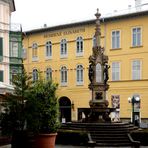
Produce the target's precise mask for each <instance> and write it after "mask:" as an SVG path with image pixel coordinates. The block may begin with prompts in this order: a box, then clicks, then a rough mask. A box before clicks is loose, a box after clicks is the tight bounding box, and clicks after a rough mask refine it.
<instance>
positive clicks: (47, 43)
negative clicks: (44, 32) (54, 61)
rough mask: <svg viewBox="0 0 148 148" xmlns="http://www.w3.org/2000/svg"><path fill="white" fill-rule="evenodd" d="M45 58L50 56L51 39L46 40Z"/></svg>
mask: <svg viewBox="0 0 148 148" xmlns="http://www.w3.org/2000/svg"><path fill="white" fill-rule="evenodd" d="M45 47H46V53H45V54H46V58H51V56H52V43H51V41H48V42H46V45H45Z"/></svg>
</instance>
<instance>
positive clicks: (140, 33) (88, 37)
mask: <svg viewBox="0 0 148 148" xmlns="http://www.w3.org/2000/svg"><path fill="white" fill-rule="evenodd" d="M147 26H148V11H139V12H134V13H129V14H123V15H118V16H112V17H106V18H102V19H101V46H102V47H104V48H105V54H106V55H108V56H109V65H110V69H109V85H110V88H109V91H108V92H107V98H108V101H109V104H110V107H116V108H117V109H116V113H114V114H112V118H113V119H114V118H115V116H117V118H116V119H118V116H120V118H121V119H124V120H126V119H128V120H130V118H131V112H132V107H131V103H129V102H128V97H132V98H137V97H139V98H140V101H138V100H137V102H136V103H135V108H134V111H135V119H136V118H140V121H141V119H142V120H143V121H146V120H147V119H148V101H147V98H148V69H147V66H146V65H147V64H148V58H147V57H148V42H147V38H148V27H147ZM94 33H95V20H88V21H83V22H77V23H71V24H65V25H59V26H53V27H44V28H41V29H34V30H30V31H27V32H24V40H23V46H24V64H25V68H26V71H27V72H28V73H29V74H31V75H32V76H33V80H36V79H38V73H41V75H42V76H43V77H45V78H49V77H50V78H52V79H53V81H54V82H57V83H58V84H59V88H58V97H59V103H60V111H61V120H62V122H65V120H66V121H71V120H73V121H74V120H77V119H78V118H79V116H78V114H79V109H80V108H85V107H89V100H90V99H91V91H90V90H89V89H88V84H89V83H90V82H89V79H88V65H89V63H88V58H89V56H90V55H91V54H92V47H93V36H94Z"/></svg>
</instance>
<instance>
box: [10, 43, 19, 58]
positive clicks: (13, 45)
mask: <svg viewBox="0 0 148 148" xmlns="http://www.w3.org/2000/svg"><path fill="white" fill-rule="evenodd" d="M11 57H18V42H11Z"/></svg>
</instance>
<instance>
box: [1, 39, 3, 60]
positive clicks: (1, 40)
mask: <svg viewBox="0 0 148 148" xmlns="http://www.w3.org/2000/svg"><path fill="white" fill-rule="evenodd" d="M2 60H3V38H2V37H0V61H2Z"/></svg>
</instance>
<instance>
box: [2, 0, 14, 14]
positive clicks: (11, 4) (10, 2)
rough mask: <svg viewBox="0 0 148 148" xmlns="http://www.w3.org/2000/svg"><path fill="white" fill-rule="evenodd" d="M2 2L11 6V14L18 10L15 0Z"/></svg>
mask: <svg viewBox="0 0 148 148" xmlns="http://www.w3.org/2000/svg"><path fill="white" fill-rule="evenodd" d="M2 1H3V2H5V3H8V4H9V5H10V10H11V12H14V11H15V10H16V9H15V2H14V0H2Z"/></svg>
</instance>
